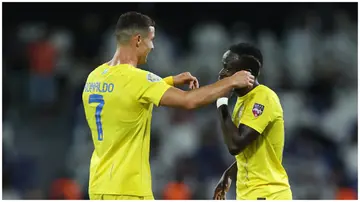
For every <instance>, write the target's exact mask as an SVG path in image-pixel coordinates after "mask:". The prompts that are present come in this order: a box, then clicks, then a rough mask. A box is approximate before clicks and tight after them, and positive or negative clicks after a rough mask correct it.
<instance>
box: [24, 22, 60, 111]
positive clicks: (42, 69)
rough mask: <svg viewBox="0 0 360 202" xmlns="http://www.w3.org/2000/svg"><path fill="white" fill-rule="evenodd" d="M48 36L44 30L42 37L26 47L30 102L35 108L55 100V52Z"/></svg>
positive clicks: (47, 32) (48, 33) (47, 31)
mask: <svg viewBox="0 0 360 202" xmlns="http://www.w3.org/2000/svg"><path fill="white" fill-rule="evenodd" d="M49 36H50V32H49V30H46V29H45V30H44V33H43V36H42V37H40V38H39V39H38V40H36V41H34V42H31V43H30V44H29V45H28V47H27V51H28V59H29V64H30V71H31V73H30V85H29V87H30V89H29V92H30V101H31V102H32V103H33V104H34V105H35V106H37V107H39V106H41V105H43V104H45V105H49V104H52V102H54V100H55V99H56V95H55V80H54V74H53V73H54V67H55V64H56V62H57V60H56V59H57V58H56V56H57V55H56V54H57V52H56V50H55V47H54V46H53V44H52V43H51V42H50V41H49Z"/></svg>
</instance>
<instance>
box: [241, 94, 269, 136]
mask: <svg viewBox="0 0 360 202" xmlns="http://www.w3.org/2000/svg"><path fill="white" fill-rule="evenodd" d="M244 104H245V106H244V111H243V114H242V116H241V119H240V123H241V124H244V125H246V126H249V127H250V128H252V129H254V130H256V131H257V132H259V133H260V134H261V133H263V132H264V130H265V128H266V127H267V126H268V125H269V123H270V122H271V121H272V120H273V116H274V113H272V109H271V105H270V101H269V98H268V96H267V95H266V94H263V93H257V94H254V95H252V97H251V98H250V99H249V100H248V101H247V103H244Z"/></svg>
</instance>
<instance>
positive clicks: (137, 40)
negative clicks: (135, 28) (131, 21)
mask: <svg viewBox="0 0 360 202" xmlns="http://www.w3.org/2000/svg"><path fill="white" fill-rule="evenodd" d="M141 40H142V38H141V35H140V34H137V35H136V36H135V43H136V47H137V48H139V46H140V43H141Z"/></svg>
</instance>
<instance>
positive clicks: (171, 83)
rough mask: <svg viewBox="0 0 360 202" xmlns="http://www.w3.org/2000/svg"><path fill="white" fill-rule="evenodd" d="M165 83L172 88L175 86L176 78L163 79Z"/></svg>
mask: <svg viewBox="0 0 360 202" xmlns="http://www.w3.org/2000/svg"><path fill="white" fill-rule="evenodd" d="M163 80H164V81H165V83H167V84H169V85H170V86H174V77H173V76H168V77H166V78H164V79H163Z"/></svg>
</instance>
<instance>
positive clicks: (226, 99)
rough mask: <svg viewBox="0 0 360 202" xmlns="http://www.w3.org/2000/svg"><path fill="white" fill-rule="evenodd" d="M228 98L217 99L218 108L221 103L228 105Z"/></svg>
mask: <svg viewBox="0 0 360 202" xmlns="http://www.w3.org/2000/svg"><path fill="white" fill-rule="evenodd" d="M228 100H229V98H227V97H222V98H219V99H217V101H216V107H217V108H219V107H220V106H221V105H228Z"/></svg>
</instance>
